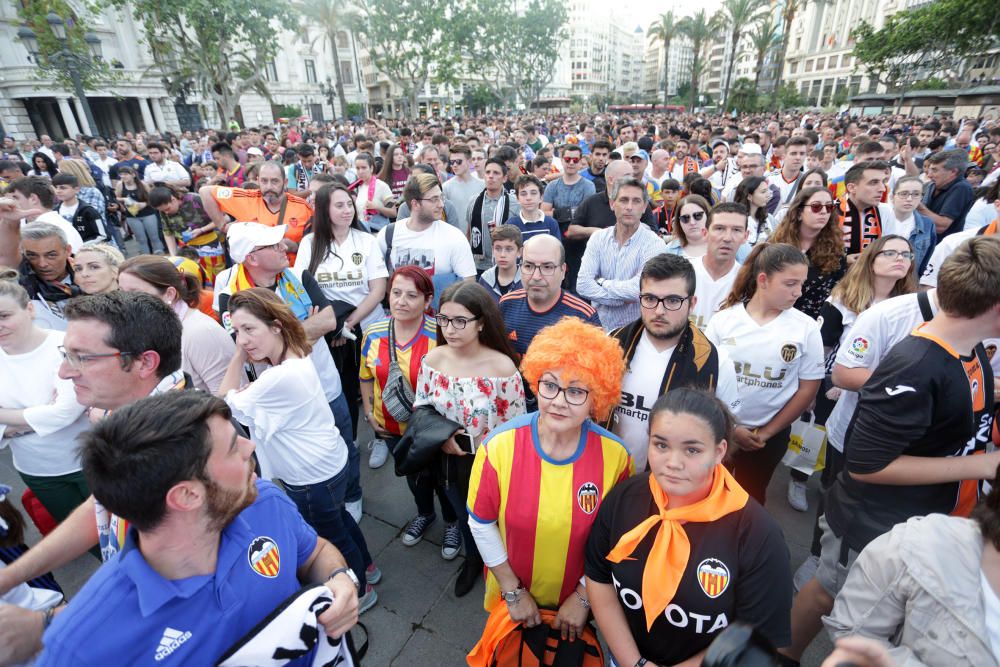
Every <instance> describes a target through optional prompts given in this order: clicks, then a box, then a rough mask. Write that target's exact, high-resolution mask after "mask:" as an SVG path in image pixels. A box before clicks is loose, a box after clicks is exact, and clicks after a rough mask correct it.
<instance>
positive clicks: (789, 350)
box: [781, 343, 799, 362]
mask: <svg viewBox="0 0 1000 667" xmlns="http://www.w3.org/2000/svg"><path fill="white" fill-rule="evenodd" d="M798 353H799V348H797V347H796V346H795V345H793V344H792V343H787V344H785V345H782V346H781V358H782V359H783V360H785V362H791V361H793V360H794V359H795V355H796V354H798Z"/></svg>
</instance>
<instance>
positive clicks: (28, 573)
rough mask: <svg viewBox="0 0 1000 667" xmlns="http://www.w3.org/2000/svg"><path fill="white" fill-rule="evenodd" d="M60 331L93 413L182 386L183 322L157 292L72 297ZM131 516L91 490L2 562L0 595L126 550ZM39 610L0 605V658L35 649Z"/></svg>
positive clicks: (79, 395) (78, 387) (68, 366)
mask: <svg viewBox="0 0 1000 667" xmlns="http://www.w3.org/2000/svg"><path fill="white" fill-rule="evenodd" d="M63 314H64V316H65V317H66V320H67V325H66V335H65V337H64V338H63V355H64V361H63V364H62V366H61V367H60V368H59V375H60V377H62V378H63V379H68V380H72V381H73V388H74V389H75V391H76V400H77V402H78V403H80V404H81V405H86V406H89V407H90V408H91V411H90V412H91V419H92V420H96V419H99V418H100V417H102V416H103V415H104V414H106V413H107V411H111V410H118V409H120V408H122V407H124V406H126V405H128V404H130V403H133V402H135V401H137V400H139V399H142V398H145V397H147V396H150V395H156V394H160V393H165V392H169V391H172V390H174V389H183V388H184V387H185V386H186V385H187V384H188V380H187V379H186V378H185V376H184V373H183V371H181V323H180V320H179V319H178V318H177V315H176V314H175V313H174V311H173V309H172V308H171V307H170V306H168V305H167V304H165V303H164V302H163V301H161V300H160V299H158V298H156V297H154V296H151V295H148V294H142V293H139V292H110V293H108V294H100V295H95V296H88V297H83V298H78V299H74V300H72V301H70V302H69V303H68V304H67V305H66V307H65V309H64V312H63ZM126 527H127V524H126V522H125V520H123V519H121V518H119V517H118V516H116V515H114V514H112V513H109V512H108V510H107V509H106V508H105V507H104V506H103V505H102V504H101V503H99V502H97V501H95V499H94V497H93V496H91V497H90V498H89V499H87V500H85V501H84V502H83V503H82V504H81V505H80V506H79V507H77V508H76V509H75V510H73V513H72V514H70V515H69V516H68V517H67V518H66V520H65V521H63V522H62V523H61V524H59V525H58V526H57V527H56V529H55V530H53V531H52V532H51V533H49V534H48V535H47V536H46V537H45V538H44V539H43V540H42V541H41V542H39V543H38V544H36V545H35V547H34V548H32V549H31V550H30V551H28V552H26V553H25V554H24V555H23V556H21V557H20V558H18V559H17V560H15V561H14V562H12V563H10V564H9V565H8V566H7V567H5V568H3V569H0V595H3V594H4V593H6V592H7V591H9V590H10V589H11V588H13V587H14V586H16V585H18V584H20V583H23V582H26V581H30V580H31V579H34V578H35V577H37V576H40V575H41V574H44V573H46V572H50V571H52V570H55V569H58V568H60V567H62V566H64V565H66V564H67V563H69V562H70V561H72V560H74V559H75V558H78V557H79V556H82V555H83V554H84V553H86V552H87V550H89V549H92V548H93V547H95V546H98V545H100V547H101V551H100V553H101V555H102V556H103V559H104V560H105V561H108V560H112V559H113V558H114V557H115V556H116V555H117V554H118V552H119V551H120V550H121V547H122V544H123V543H124V537H125V532H126ZM42 621H43V618H42V614H41V613H40V612H33V611H29V610H24V609H20V608H18V607H14V606H12V605H0V664H6V663H7V662H19V661H21V660H24V659H26V658H27V657H30V656H31V655H32V654H33V653H35V652H36V651H37V650H38V647H39V644H38V642H39V639H40V637H41V634H42V630H43V622H42Z"/></svg>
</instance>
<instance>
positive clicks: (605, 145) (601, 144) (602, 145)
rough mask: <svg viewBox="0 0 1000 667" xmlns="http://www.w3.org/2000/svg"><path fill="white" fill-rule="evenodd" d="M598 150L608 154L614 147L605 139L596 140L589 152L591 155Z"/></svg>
mask: <svg viewBox="0 0 1000 667" xmlns="http://www.w3.org/2000/svg"><path fill="white" fill-rule="evenodd" d="M598 148H603V149H604V150H606V151H608V152H609V153H610V152H611V151H613V150H614V149H615V147H614V146H613V145H612V144H611V142H610V141H608V140H607V139H598V140H597V141H595V142H594V145H593V146H592V147H591V149H590V152H591V153H593V152H594V151H596V150H597V149H598Z"/></svg>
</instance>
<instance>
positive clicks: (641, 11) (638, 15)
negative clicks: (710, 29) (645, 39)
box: [622, 0, 722, 30]
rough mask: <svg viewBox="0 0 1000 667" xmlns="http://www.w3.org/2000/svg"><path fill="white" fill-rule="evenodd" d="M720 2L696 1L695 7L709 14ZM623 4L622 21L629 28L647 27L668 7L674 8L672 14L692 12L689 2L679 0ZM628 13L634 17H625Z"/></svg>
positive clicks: (643, 0)
mask: <svg viewBox="0 0 1000 667" xmlns="http://www.w3.org/2000/svg"><path fill="white" fill-rule="evenodd" d="M721 4H722V2H721V0H704V1H703V2H699V3H697V9H701V8H704V9H705V12H706V13H707V14H709V15H711V14H713V13H715V11H716V10H717V9H718V8H719V6H720V5H721ZM624 6H625V12H624V13H623V14H622V17H623V18H622V22H623V23H626V24H628V25H629V26H630V27H631V28H635V26H642V28H643V30H646V29H647V28H649V24H650V23H652V22H653V21H655V20H656V18H657V17H658V16H659V15H660V14H662V13H663V12H666V11H669V10H670V9H673V10H674V15H676V16H686V15H689V14H693V13H694V9H693V8H692V4H691V3H689V2H680V1H679V0H658V1H655V2H649V0H626V1H625V3H624ZM628 14H631V15H632V16H633V17H634V18H633V19H626V18H625V17H626V16H627V15H628ZM632 24H635V25H632Z"/></svg>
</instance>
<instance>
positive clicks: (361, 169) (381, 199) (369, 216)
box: [354, 153, 396, 232]
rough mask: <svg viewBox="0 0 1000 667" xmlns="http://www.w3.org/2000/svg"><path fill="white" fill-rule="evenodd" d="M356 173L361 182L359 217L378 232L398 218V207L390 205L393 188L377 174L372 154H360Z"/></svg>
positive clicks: (355, 167)
mask: <svg viewBox="0 0 1000 667" xmlns="http://www.w3.org/2000/svg"><path fill="white" fill-rule="evenodd" d="M354 171H356V172H357V174H358V180H359V181H361V184H360V185H359V186H358V189H357V193H358V200H357V209H358V217H359V218H360V219H361V222H362V223H363V224H364V225H365V226H366V227H367V228H368V229H370V230H371V231H373V232H377V231H378V230H380V229H382V228H383V227H385V226H386V225H388V224H389V220H390V219H392V218H395V217H396V207H395V206H391V205H390V204H391V202H392V188H390V187H389V185H388V184H387V183H386V182H385V181H383V180H381V179H380V178H379V177H378V174H376V173H375V158H373V157H372V155H371V153H358V156H357V157H356V158H354Z"/></svg>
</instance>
